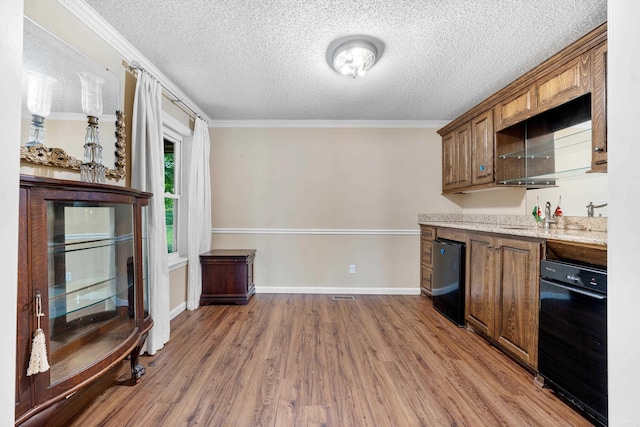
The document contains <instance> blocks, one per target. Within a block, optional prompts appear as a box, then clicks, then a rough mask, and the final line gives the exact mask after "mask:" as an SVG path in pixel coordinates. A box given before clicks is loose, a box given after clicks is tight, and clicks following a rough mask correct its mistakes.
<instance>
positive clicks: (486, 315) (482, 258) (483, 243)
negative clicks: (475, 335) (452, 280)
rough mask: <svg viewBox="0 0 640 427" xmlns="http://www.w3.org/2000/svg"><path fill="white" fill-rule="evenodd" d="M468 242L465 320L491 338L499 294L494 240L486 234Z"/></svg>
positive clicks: (475, 236) (477, 235) (473, 236)
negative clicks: (497, 295)
mask: <svg viewBox="0 0 640 427" xmlns="http://www.w3.org/2000/svg"><path fill="white" fill-rule="evenodd" d="M468 242H469V243H468V244H469V247H468V248H467V254H468V255H467V256H468V257H469V268H468V269H467V272H468V273H467V274H468V280H467V287H466V319H467V322H468V323H469V324H470V325H471V326H472V327H474V328H475V329H477V330H479V331H480V332H482V333H483V334H485V335H486V336H489V337H492V336H494V324H495V307H494V305H495V292H496V289H495V282H496V279H495V277H496V268H495V254H494V246H493V245H494V238H493V237H491V236H487V235H483V234H470V235H469V239H468Z"/></svg>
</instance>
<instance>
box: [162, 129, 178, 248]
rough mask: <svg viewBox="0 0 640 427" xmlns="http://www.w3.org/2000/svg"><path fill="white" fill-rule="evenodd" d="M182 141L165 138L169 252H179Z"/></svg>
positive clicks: (165, 196)
mask: <svg viewBox="0 0 640 427" xmlns="http://www.w3.org/2000/svg"><path fill="white" fill-rule="evenodd" d="M179 166H180V142H179V141H177V140H173V139H170V138H168V137H167V136H166V135H165V138H164V209H165V219H166V224H167V252H168V253H169V254H173V253H175V254H177V253H178V244H177V242H178V227H177V224H178V206H179V203H180V175H179Z"/></svg>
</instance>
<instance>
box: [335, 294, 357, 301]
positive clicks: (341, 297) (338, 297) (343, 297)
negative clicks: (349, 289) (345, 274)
mask: <svg viewBox="0 0 640 427" xmlns="http://www.w3.org/2000/svg"><path fill="white" fill-rule="evenodd" d="M355 299H356V297H354V296H353V295H334V296H333V300H334V301H354V300H355Z"/></svg>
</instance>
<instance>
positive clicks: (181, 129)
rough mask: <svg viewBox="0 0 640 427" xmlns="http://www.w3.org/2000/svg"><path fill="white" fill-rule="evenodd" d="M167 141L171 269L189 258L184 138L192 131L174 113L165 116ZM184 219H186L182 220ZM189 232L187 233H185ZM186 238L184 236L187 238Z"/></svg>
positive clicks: (165, 178)
mask: <svg viewBox="0 0 640 427" xmlns="http://www.w3.org/2000/svg"><path fill="white" fill-rule="evenodd" d="M162 125H163V141H164V208H165V218H166V225H167V252H168V254H169V270H173V269H176V268H179V267H181V266H184V265H186V258H181V257H180V246H179V243H178V242H180V238H181V237H180V236H181V233H180V226H181V225H180V224H181V220H180V218H179V215H180V208H181V207H180V196H181V195H182V196H184V194H183V192H184V191H186V189H185V188H184V185H185V181H184V180H182V179H181V177H182V173H183V168H182V167H181V166H182V164H181V162H182V161H183V159H184V158H185V156H183V153H184V151H183V150H184V149H185V148H186V146H185V144H183V141H184V138H188V137H190V136H191V130H190V129H189V127H188V126H186V125H185V124H184V123H182V122H180V121H178V120H177V119H175V118H174V117H173V116H171V115H170V114H166V113H164V114H163V115H162ZM183 200H184V198H183ZM183 215H184V212H183ZM182 220H184V218H182ZM185 233H186V231H185ZM183 237H184V236H183Z"/></svg>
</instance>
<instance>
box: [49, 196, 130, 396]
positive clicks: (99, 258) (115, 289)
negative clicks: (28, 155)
mask: <svg viewBox="0 0 640 427" xmlns="http://www.w3.org/2000/svg"><path fill="white" fill-rule="evenodd" d="M47 227H48V230H47V235H48V278H49V279H48V283H49V285H48V292H49V307H48V312H47V314H48V316H49V334H50V343H51V348H50V354H51V357H50V362H51V374H50V381H51V383H52V384H54V383H56V382H59V381H61V380H63V379H65V378H67V377H69V376H71V375H73V374H74V373H76V372H78V371H80V370H81V369H83V368H85V367H86V366H88V365H90V364H91V363H93V362H96V361H98V360H100V359H102V358H103V357H104V356H105V355H106V354H108V353H109V352H111V351H112V350H113V349H114V347H115V346H117V345H118V344H120V343H122V342H123V341H124V340H126V338H127V337H128V336H130V335H131V334H132V333H133V332H134V330H135V328H136V318H135V292H134V289H135V288H134V262H133V261H134V255H135V244H134V215H133V206H132V205H130V204H118V203H100V202H66V201H48V202H47Z"/></svg>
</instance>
